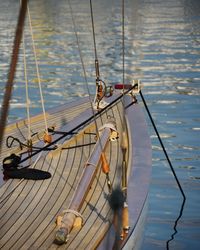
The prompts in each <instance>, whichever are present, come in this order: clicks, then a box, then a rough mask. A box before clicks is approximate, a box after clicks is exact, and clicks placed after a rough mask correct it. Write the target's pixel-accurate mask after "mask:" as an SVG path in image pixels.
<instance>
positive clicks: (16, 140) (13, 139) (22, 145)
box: [6, 135, 57, 154]
mask: <svg viewBox="0 0 200 250" xmlns="http://www.w3.org/2000/svg"><path fill="white" fill-rule="evenodd" d="M10 139H11V141H9V140H10ZM14 142H17V143H18V144H19V147H20V149H21V150H22V149H23V147H25V148H28V149H31V150H33V149H34V150H38V149H43V148H41V147H35V146H32V145H31V146H30V145H29V144H25V143H23V142H21V141H20V140H19V139H18V138H17V137H14V136H11V135H10V136H8V137H7V138H6V146H7V147H8V148H11V147H12V146H13V143H14ZM56 148H57V147H56V146H55V147H53V148H47V149H44V151H48V150H55V149H56ZM24 153H26V152H24ZM24 153H22V154H24Z"/></svg>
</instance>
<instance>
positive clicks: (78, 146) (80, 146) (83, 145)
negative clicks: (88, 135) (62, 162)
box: [61, 142, 96, 150]
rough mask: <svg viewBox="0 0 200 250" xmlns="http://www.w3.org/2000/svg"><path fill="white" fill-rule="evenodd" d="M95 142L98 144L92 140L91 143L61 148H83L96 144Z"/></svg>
mask: <svg viewBox="0 0 200 250" xmlns="http://www.w3.org/2000/svg"><path fill="white" fill-rule="evenodd" d="M94 144H96V142H90V143H86V144H81V145H76V146H71V147H67V148H64V147H62V148H61V149H62V150H64V149H73V148H82V147H85V146H90V145H94Z"/></svg>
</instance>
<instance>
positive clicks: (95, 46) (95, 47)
mask: <svg viewBox="0 0 200 250" xmlns="http://www.w3.org/2000/svg"><path fill="white" fill-rule="evenodd" d="M90 13H91V21H92V34H93V42H94V54H95V60H97V61H98V57H97V45H96V39H95V31H94V17H93V8H92V0H90Z"/></svg>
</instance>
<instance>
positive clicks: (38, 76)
mask: <svg viewBox="0 0 200 250" xmlns="http://www.w3.org/2000/svg"><path fill="white" fill-rule="evenodd" d="M27 10H28V19H29V27H30V33H31V39H32V46H33V53H34V58H35V65H36V72H37V79H38V85H39V90H40V99H41V104H42V110H43V116H44V123H45V129H46V133H47V134H48V125H47V118H46V112H45V107H44V98H43V94H42V86H41V80H40V72H39V66H38V60H37V53H36V48H35V42H34V37H33V29H32V23H31V15H30V11H29V7H27Z"/></svg>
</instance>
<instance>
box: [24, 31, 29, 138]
mask: <svg viewBox="0 0 200 250" xmlns="http://www.w3.org/2000/svg"><path fill="white" fill-rule="evenodd" d="M22 46H23V52H24V53H23V60H24V80H25V86H26V113H27V121H28V140H30V139H31V120H30V101H29V93H28V78H27V67H26V65H27V63H26V48H25V41H24V36H23V38H22Z"/></svg>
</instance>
